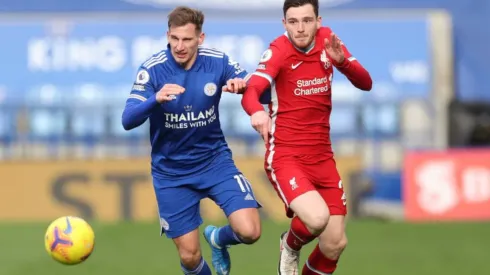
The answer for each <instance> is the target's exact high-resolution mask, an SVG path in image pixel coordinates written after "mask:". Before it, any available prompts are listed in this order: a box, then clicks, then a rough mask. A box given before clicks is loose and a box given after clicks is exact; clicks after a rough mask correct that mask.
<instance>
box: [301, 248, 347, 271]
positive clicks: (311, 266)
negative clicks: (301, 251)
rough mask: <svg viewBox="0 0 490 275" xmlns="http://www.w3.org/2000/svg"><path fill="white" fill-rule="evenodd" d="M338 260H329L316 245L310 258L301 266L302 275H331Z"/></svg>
mask: <svg viewBox="0 0 490 275" xmlns="http://www.w3.org/2000/svg"><path fill="white" fill-rule="evenodd" d="M337 262H338V260H331V259H329V258H327V257H325V255H323V253H322V252H321V251H320V248H319V247H318V245H316V247H315V249H314V250H313V252H311V254H310V257H308V260H307V261H306V263H305V265H304V266H303V273H301V274H302V275H318V274H332V273H333V272H334V271H335V269H337Z"/></svg>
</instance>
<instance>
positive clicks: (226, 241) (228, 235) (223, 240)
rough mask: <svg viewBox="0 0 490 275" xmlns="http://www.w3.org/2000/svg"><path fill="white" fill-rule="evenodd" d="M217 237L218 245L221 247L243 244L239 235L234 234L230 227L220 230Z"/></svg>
mask: <svg viewBox="0 0 490 275" xmlns="http://www.w3.org/2000/svg"><path fill="white" fill-rule="evenodd" d="M217 235H218V236H217V239H216V244H217V245H219V246H221V247H224V246H227V245H235V244H240V243H242V241H241V240H240V238H239V237H238V235H237V234H236V233H235V232H233V229H231V226H230V225H226V226H223V227H221V228H219V229H218V234H217Z"/></svg>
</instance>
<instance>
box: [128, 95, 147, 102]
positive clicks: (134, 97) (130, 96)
mask: <svg viewBox="0 0 490 275" xmlns="http://www.w3.org/2000/svg"><path fill="white" fill-rule="evenodd" d="M130 98H132V99H137V100H139V101H143V102H144V101H146V99H147V98H146V97H144V96H141V95H138V94H133V93H132V94H130V95H129V96H128V99H130Z"/></svg>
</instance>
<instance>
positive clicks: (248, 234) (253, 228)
mask: <svg viewBox="0 0 490 275" xmlns="http://www.w3.org/2000/svg"><path fill="white" fill-rule="evenodd" d="M235 233H236V234H237V235H238V237H239V238H240V240H241V241H242V242H243V243H244V244H253V243H255V242H256V241H258V240H259V238H260V235H261V234H262V232H261V228H260V223H258V224H255V223H250V224H247V225H245V226H241V227H240V228H239V229H238V230H237V231H236V232H235Z"/></svg>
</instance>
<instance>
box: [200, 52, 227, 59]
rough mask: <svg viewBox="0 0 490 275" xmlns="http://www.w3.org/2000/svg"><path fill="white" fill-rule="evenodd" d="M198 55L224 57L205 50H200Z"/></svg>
mask: <svg viewBox="0 0 490 275" xmlns="http://www.w3.org/2000/svg"><path fill="white" fill-rule="evenodd" d="M199 55H203V56H212V57H216V58H223V57H224V55H219V54H213V53H206V52H200V53H199Z"/></svg>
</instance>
